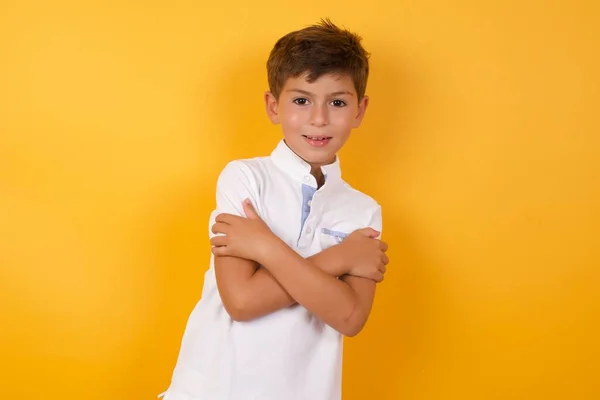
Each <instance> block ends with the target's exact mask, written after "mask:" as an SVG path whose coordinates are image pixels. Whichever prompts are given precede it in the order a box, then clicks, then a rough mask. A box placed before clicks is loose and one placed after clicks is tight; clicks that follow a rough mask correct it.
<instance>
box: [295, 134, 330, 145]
mask: <svg viewBox="0 0 600 400" xmlns="http://www.w3.org/2000/svg"><path fill="white" fill-rule="evenodd" d="M302 137H304V140H306V141H307V142H308V144H310V145H311V146H313V147H323V146H326V145H327V144H328V143H329V141H330V140H331V139H332V137H331V136H322V135H318V136H307V135H302Z"/></svg>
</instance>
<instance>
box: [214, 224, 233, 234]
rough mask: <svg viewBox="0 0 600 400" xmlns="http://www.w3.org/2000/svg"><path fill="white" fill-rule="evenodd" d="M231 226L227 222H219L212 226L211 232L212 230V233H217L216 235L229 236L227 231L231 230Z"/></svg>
mask: <svg viewBox="0 0 600 400" xmlns="http://www.w3.org/2000/svg"><path fill="white" fill-rule="evenodd" d="M230 226H231V225H228V224H226V223H225V222H217V223H215V224H214V225H213V226H212V228H211V230H212V233H215V234H216V233H224V234H227V231H228V230H229V227H230Z"/></svg>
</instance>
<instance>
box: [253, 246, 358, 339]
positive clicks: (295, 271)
mask: <svg viewBox="0 0 600 400" xmlns="http://www.w3.org/2000/svg"><path fill="white" fill-rule="evenodd" d="M259 262H260V263H261V264H262V265H263V266H264V267H265V268H266V269H267V270H268V271H269V272H270V274H271V275H272V276H273V278H274V279H275V280H276V281H277V282H278V283H279V284H280V286H281V287H282V289H283V290H285V291H286V293H287V294H288V296H290V297H291V299H293V300H295V301H296V302H297V303H299V304H301V305H302V306H304V307H305V308H306V309H307V310H309V311H310V312H312V313H313V314H315V315H316V316H317V317H318V318H319V319H321V320H322V321H323V322H325V323H326V324H328V325H330V326H331V327H333V328H334V329H336V330H337V331H339V332H341V333H343V334H348V335H351V334H353V333H354V332H355V330H356V327H355V326H353V324H354V321H355V318H353V315H355V313H356V312H360V310H359V304H358V298H357V296H356V293H355V292H354V290H353V289H352V288H351V287H350V286H349V285H348V284H347V283H345V282H343V281H342V280H339V279H336V277H335V276H331V275H329V274H328V273H327V272H325V271H323V270H322V269H320V268H318V267H316V265H314V264H313V263H312V262H311V261H309V260H306V259H304V258H302V257H301V256H300V255H298V254H297V253H296V252H294V251H293V250H292V249H290V248H289V247H288V246H287V245H285V243H283V242H281V243H278V245H276V246H273V247H271V248H270V249H269V254H267V255H265V256H264V260H260V261H259Z"/></svg>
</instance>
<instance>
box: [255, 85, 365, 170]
mask: <svg viewBox="0 0 600 400" xmlns="http://www.w3.org/2000/svg"><path fill="white" fill-rule="evenodd" d="M265 101H266V106H267V114H268V115H269V118H270V119H271V121H272V122H273V123H276V124H281V126H282V130H283V136H284V139H285V141H286V143H287V144H288V146H289V147H290V148H291V149H292V150H293V151H294V152H295V153H296V154H298V155H299V156H300V157H302V158H303V159H304V160H305V161H306V162H308V163H309V164H311V165H312V166H313V168H317V167H319V166H321V165H326V164H330V163H332V162H333V161H335V155H336V153H337V152H338V151H339V150H340V149H341V148H342V146H343V145H344V144H345V143H346V141H347V140H348V137H349V136H350V132H351V131H352V129H354V128H358V127H359V126H360V123H361V122H362V119H363V116H364V114H365V111H366V108H367V105H368V98H367V97H366V96H365V97H363V99H361V101H360V102H359V101H358V96H357V93H356V89H355V88H354V83H353V81H352V78H350V77H349V76H347V75H323V76H321V77H320V78H319V79H317V80H316V81H314V82H312V83H309V82H307V81H306V76H305V75H304V76H299V77H298V78H289V79H288V80H287V81H286V83H285V85H284V87H283V88H282V90H281V93H280V95H279V99H276V98H275V97H274V96H273V94H272V93H267V94H266V95H265Z"/></svg>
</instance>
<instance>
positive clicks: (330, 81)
mask: <svg viewBox="0 0 600 400" xmlns="http://www.w3.org/2000/svg"><path fill="white" fill-rule="evenodd" d="M294 89H299V90H304V91H307V92H311V93H314V94H323V95H326V94H328V93H336V92H350V93H352V94H354V95H356V88H355V87H354V82H353V81H352V78H351V77H350V75H348V74H325V75H321V76H320V77H319V78H318V79H316V80H315V81H313V82H309V81H308V74H303V75H300V76H298V77H295V78H294V77H291V78H288V79H287V80H286V81H285V84H284V85H283V92H284V93H285V92H286V91H289V90H294Z"/></svg>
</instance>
